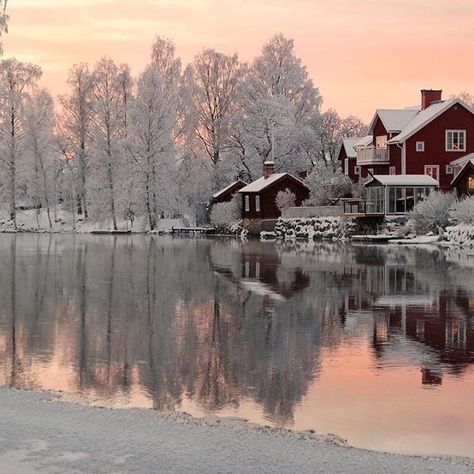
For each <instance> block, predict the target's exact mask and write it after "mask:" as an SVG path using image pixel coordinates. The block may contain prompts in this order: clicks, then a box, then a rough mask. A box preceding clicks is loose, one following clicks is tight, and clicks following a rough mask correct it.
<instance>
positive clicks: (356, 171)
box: [354, 165, 360, 176]
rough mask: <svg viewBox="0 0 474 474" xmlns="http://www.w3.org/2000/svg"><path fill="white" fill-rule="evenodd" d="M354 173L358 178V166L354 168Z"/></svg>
mask: <svg viewBox="0 0 474 474" xmlns="http://www.w3.org/2000/svg"><path fill="white" fill-rule="evenodd" d="M354 173H355V174H356V175H357V176H360V166H357V165H356V166H354Z"/></svg>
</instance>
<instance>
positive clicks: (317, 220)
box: [274, 216, 356, 240]
mask: <svg viewBox="0 0 474 474" xmlns="http://www.w3.org/2000/svg"><path fill="white" fill-rule="evenodd" d="M355 230H356V224H355V222H354V220H353V219H348V218H345V217H331V216H329V217H313V218H301V219H279V220H278V222H277V224H276V226H275V231H274V234H275V237H276V238H278V239H305V240H319V239H336V240H342V239H348V238H350V236H351V235H353V234H354V232H355Z"/></svg>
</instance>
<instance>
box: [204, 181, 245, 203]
mask: <svg viewBox="0 0 474 474" xmlns="http://www.w3.org/2000/svg"><path fill="white" fill-rule="evenodd" d="M238 183H242V184H244V185H247V183H245V182H244V181H242V180H240V179H238V180H237V181H234V182H233V183H230V184H229V186H226V187H225V188H222V189H221V190H219V191H217V193H215V194H213V195H212V197H213V198H214V199H218V198H220V197H221V196H222V195H223V194H225V193H226V192H227V191H229V189H232V188H233V187H234V186H235V185H236V184H238Z"/></svg>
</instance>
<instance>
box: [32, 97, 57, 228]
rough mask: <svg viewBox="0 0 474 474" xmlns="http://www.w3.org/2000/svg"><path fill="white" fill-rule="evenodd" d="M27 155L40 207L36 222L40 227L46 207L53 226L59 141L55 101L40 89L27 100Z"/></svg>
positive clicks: (37, 207) (49, 222)
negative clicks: (56, 138) (42, 212)
mask: <svg viewBox="0 0 474 474" xmlns="http://www.w3.org/2000/svg"><path fill="white" fill-rule="evenodd" d="M24 122H25V126H24V134H25V155H26V158H27V166H28V168H29V172H28V174H27V188H28V194H29V196H30V198H31V199H32V201H33V204H34V207H35V210H36V224H37V228H38V230H39V229H40V221H39V217H40V211H41V209H43V208H44V209H46V215H47V217H48V224H49V229H50V230H52V229H53V221H52V216H51V203H52V201H53V199H54V198H55V196H54V195H53V193H52V191H53V188H54V187H53V180H54V172H55V163H54V160H55V158H56V150H57V148H56V141H55V137H54V102H53V98H52V97H51V94H50V93H49V92H48V91H46V90H44V89H40V90H38V91H35V92H33V93H32V94H31V95H29V96H27V97H26V100H25V118H24Z"/></svg>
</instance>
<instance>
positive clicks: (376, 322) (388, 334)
mask: <svg viewBox="0 0 474 474" xmlns="http://www.w3.org/2000/svg"><path fill="white" fill-rule="evenodd" d="M359 252H360V253H361V254H362V256H361V258H360V259H359V260H363V261H365V262H369V263H365V264H364V265H363V267H364V271H363V272H362V277H361V284H362V285H361V291H359V292H358V294H356V295H354V296H353V297H352V298H350V299H346V301H345V304H346V306H345V310H346V311H348V312H370V313H371V314H372V316H373V339H372V341H373V348H374V351H375V354H376V357H377V358H378V359H379V361H381V363H383V364H389V363H390V362H392V363H394V362H396V359H398V358H400V357H408V358H412V359H414V360H417V361H418V363H419V364H420V366H421V368H420V370H421V374H422V384H423V385H440V384H442V379H443V371H448V372H449V373H451V374H459V373H461V372H463V370H464V369H465V368H466V367H467V366H468V365H469V364H471V363H473V362H474V356H473V354H474V324H473V319H474V308H473V305H472V296H471V297H470V296H469V295H468V294H467V292H466V291H465V290H463V289H460V288H458V289H457V290H456V291H455V292H453V291H446V290H443V289H439V288H437V287H436V285H433V284H432V282H431V280H430V279H429V278H426V275H425V274H423V273H422V272H421V271H420V270H419V269H418V270H417V260H412V261H410V260H409V259H408V256H409V254H407V253H405V254H404V255H403V258H402V259H401V260H397V259H396V258H393V257H394V256H395V257H396V253H394V254H387V255H379V257H381V258H374V257H372V259H367V258H365V257H364V256H363V254H364V252H365V250H364V249H362V248H361V249H360V250H359ZM412 256H413V257H415V256H416V253H413V254H412ZM356 260H357V259H356ZM420 344H421V345H420ZM427 349H428V350H427ZM383 364H382V366H383Z"/></svg>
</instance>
